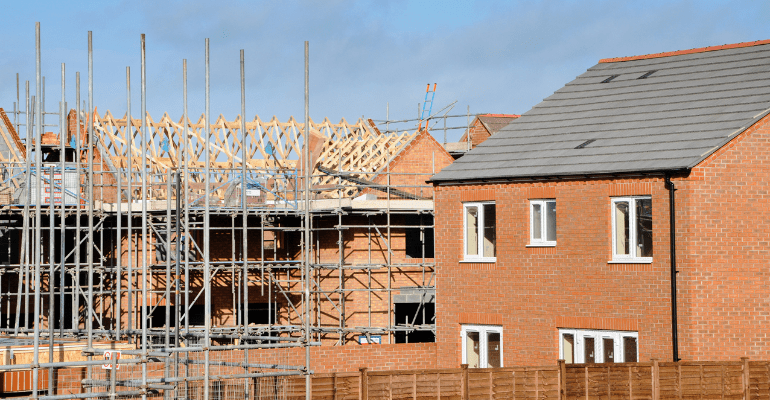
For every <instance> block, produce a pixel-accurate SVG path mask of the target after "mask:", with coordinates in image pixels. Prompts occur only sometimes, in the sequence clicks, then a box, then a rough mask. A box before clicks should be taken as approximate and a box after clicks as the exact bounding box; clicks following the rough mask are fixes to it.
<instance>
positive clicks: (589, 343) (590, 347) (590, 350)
mask: <svg viewBox="0 0 770 400" xmlns="http://www.w3.org/2000/svg"><path fill="white" fill-rule="evenodd" d="M583 340H584V341H585V345H584V346H583V347H585V349H584V350H585V353H583V354H585V358H584V359H585V363H586V364H593V363H595V362H596V357H595V355H594V338H592V337H585V338H583Z"/></svg>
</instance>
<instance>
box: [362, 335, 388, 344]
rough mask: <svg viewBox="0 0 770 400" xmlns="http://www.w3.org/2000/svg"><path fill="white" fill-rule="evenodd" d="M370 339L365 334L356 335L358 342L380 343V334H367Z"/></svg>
mask: <svg viewBox="0 0 770 400" xmlns="http://www.w3.org/2000/svg"><path fill="white" fill-rule="evenodd" d="M369 337H370V338H371V339H372V340H371V341H369V339H367V337H366V336H363V335H361V336H359V337H358V343H359V344H382V336H380V335H370V336H369Z"/></svg>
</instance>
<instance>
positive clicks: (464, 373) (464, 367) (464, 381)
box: [460, 364, 469, 400]
mask: <svg viewBox="0 0 770 400" xmlns="http://www.w3.org/2000/svg"><path fill="white" fill-rule="evenodd" d="M460 373H461V376H460V379H461V382H460V386H462V391H463V393H462V397H461V399H462V400H468V398H469V397H468V364H461V365H460Z"/></svg>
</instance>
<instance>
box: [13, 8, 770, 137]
mask: <svg viewBox="0 0 770 400" xmlns="http://www.w3.org/2000/svg"><path fill="white" fill-rule="evenodd" d="M3 8H4V17H5V18H3V19H4V23H3V24H2V27H1V28H0V40H2V43H4V45H3V50H4V57H2V59H0V107H2V108H4V109H6V110H11V109H13V102H14V101H15V99H16V81H15V80H16V73H17V72H18V73H19V74H20V79H21V90H22V93H21V96H22V99H23V97H24V81H25V80H30V85H31V87H32V89H31V90H32V92H33V93H34V78H35V63H34V55H35V47H34V39H35V22H37V21H39V22H40V23H41V31H42V38H41V42H42V62H43V74H44V75H45V76H46V109H47V110H48V111H53V110H56V109H57V108H58V101H59V99H60V98H61V91H60V87H61V81H60V76H61V64H62V63H65V65H66V96H67V101H68V102H69V105H70V107H74V100H75V72H76V71H80V74H81V96H82V98H83V99H86V94H87V71H88V69H87V32H88V31H89V30H91V31H93V35H94V101H95V105H96V106H97V107H98V109H99V112H100V113H103V112H104V111H105V110H108V109H109V110H111V111H112V112H113V114H116V115H123V114H124V113H125V107H126V89H125V87H126V84H125V76H126V66H130V67H131V79H132V89H133V93H132V111H133V112H132V114H133V115H134V116H135V117H138V116H139V101H140V97H139V82H140V71H139V65H140V58H139V56H140V53H139V50H140V45H139V37H140V34H141V33H145V34H146V35H147V81H148V85H147V103H148V104H147V109H148V111H149V112H150V113H151V115H152V116H153V117H154V118H155V119H158V118H159V117H160V114H162V113H163V112H168V113H169V115H171V116H172V117H173V118H174V119H178V118H179V117H180V116H181V112H182V59H185V58H186V59H187V60H188V68H189V71H188V85H189V111H190V115H191V116H197V115H200V114H201V113H202V112H203V107H204V79H203V71H204V39H205V38H210V40H211V112H212V114H214V115H218V114H220V113H221V114H224V115H225V116H226V117H227V118H228V119H232V118H234V117H235V115H237V114H238V113H239V112H240V84H239V50H240V49H244V50H245V57H246V86H247V88H246V91H247V99H246V113H247V115H248V116H249V117H253V116H254V115H255V114H259V115H260V117H261V118H262V119H263V120H264V119H269V118H270V117H272V116H273V115H276V116H277V117H278V118H279V119H281V120H286V119H288V117H289V116H291V115H293V116H295V117H296V118H300V119H301V118H302V116H303V113H304V111H303V99H304V98H303V73H304V71H303V65H304V64H303V43H304V41H305V40H309V41H310V82H311V83H310V116H311V118H313V119H314V120H321V119H323V118H324V117H329V119H330V120H332V121H335V122H336V121H339V120H340V119H341V118H346V119H348V120H349V121H350V120H355V119H357V118H358V117H360V116H366V117H367V118H373V119H384V118H385V113H386V105H388V104H389V107H390V116H391V118H414V117H416V115H417V103H419V102H422V101H423V98H424V92H425V84H426V83H429V82H430V83H434V82H435V83H437V84H438V90H437V92H436V97H435V106H434V110H435V109H436V108H441V107H443V106H444V105H447V104H449V103H451V102H453V101H457V106H456V108H455V111H456V112H458V113H464V112H465V111H466V109H467V107H470V111H471V112H472V113H478V112H491V113H517V114H519V113H524V112H526V111H527V110H529V109H530V108H531V107H532V106H534V105H536V104H537V103H538V102H540V101H541V100H542V99H543V98H545V97H547V96H548V95H550V94H551V93H553V92H554V91H555V90H557V89H559V88H560V87H561V86H563V85H564V84H565V83H567V82H569V81H570V80H572V79H573V78H574V77H575V76H577V75H579V74H581V73H582V72H584V71H585V70H586V69H587V68H589V67H591V66H592V65H594V64H596V62H597V61H598V60H599V59H601V58H606V57H619V56H629V55H638V54H647V53H658V52H663V51H672V50H681V49H689V48H695V47H703V46H711V45H720V44H726V43H735V42H744V41H753V40H761V39H770V24H767V23H766V20H767V19H768V17H770V2H767V1H740V0H732V1H681V2H668V1H645V2H642V1H626V2H623V1H510V2H506V1H464V2H461V1H450V0H444V1H382V0H381V1H355V2H354V1H343V0H329V1H293V2H289V1H286V2H277V1H273V2H249V1H213V2H212V1H200V0H190V1H159V0H158V1H148V0H131V1H113V2H109V1H91V0H81V1H77V2H62V1H50V2H35V1H26V2H23V1H16V2H7V3H6V4H4V6H3ZM459 134H460V132H459V131H458V132H456V133H455V134H454V135H450V140H452V139H456V137H453V136H459Z"/></svg>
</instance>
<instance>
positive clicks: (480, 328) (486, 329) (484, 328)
mask: <svg viewBox="0 0 770 400" xmlns="http://www.w3.org/2000/svg"><path fill="white" fill-rule="evenodd" d="M468 332H478V333H479V347H480V348H481V351H480V352H479V365H487V363H488V362H489V359H488V356H489V355H488V354H487V350H486V349H487V333H490V332H493V333H498V334H500V367H503V366H505V363H504V361H503V343H504V342H503V340H504V338H503V327H502V326H499V325H462V328H461V329H460V342H461V343H462V352H463V358H462V359H463V362H462V363H463V364H467V363H468V358H467V357H468V354H467V353H466V346H467V343H466V342H467V340H466V337H467V335H468ZM481 368H486V367H481Z"/></svg>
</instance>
